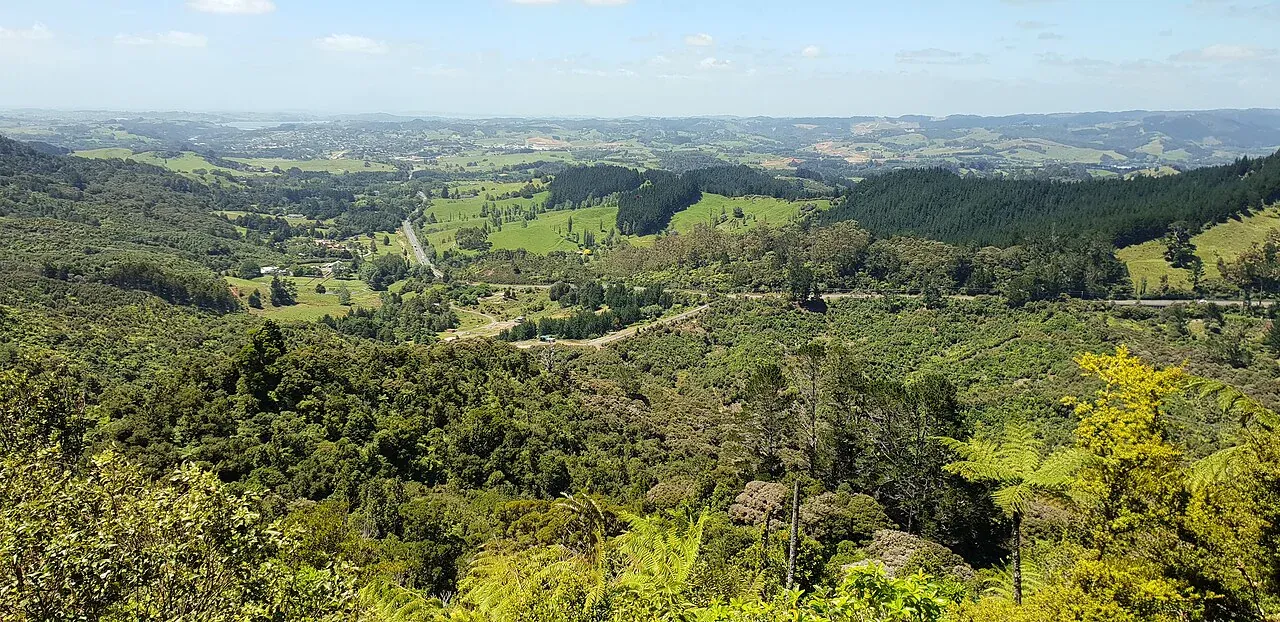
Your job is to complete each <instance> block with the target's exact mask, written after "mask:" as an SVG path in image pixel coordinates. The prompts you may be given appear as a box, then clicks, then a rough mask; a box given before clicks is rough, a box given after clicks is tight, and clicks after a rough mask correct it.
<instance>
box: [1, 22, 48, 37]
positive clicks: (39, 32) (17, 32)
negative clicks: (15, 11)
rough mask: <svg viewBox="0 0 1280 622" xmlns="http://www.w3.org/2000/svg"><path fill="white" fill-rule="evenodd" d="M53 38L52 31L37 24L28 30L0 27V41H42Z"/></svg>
mask: <svg viewBox="0 0 1280 622" xmlns="http://www.w3.org/2000/svg"><path fill="white" fill-rule="evenodd" d="M52 38H53V31H52V30H49V28H48V27H46V26H45V25H44V24H41V23H39V22H37V23H35V24H32V25H31V27H30V28H5V27H3V26H0V41H44V40H46V39H52Z"/></svg>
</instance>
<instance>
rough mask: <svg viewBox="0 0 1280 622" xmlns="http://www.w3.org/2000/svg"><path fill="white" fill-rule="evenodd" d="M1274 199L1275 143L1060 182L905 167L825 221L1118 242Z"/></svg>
mask: <svg viewBox="0 0 1280 622" xmlns="http://www.w3.org/2000/svg"><path fill="white" fill-rule="evenodd" d="M1277 200H1280V153H1277V154H1273V155H1271V156H1268V157H1265V158H1248V157H1245V158H1241V159H1239V160H1237V161H1236V162H1235V163H1233V164H1227V165H1223V166H1215V167H1207V168H1201V169H1195V170H1190V171H1184V172H1181V173H1179V174H1177V175H1168V176H1161V177H1151V176H1143V175H1138V176H1135V177H1133V178H1132V179H1090V180H1087V181H1079V182H1061V181H1047V180H1030V179H1017V180H1014V179H998V178H983V177H976V176H968V177H962V176H959V175H956V174H955V173H952V172H950V171H946V170H943V169H907V170H900V171H895V172H892V173H887V174H884V175H876V176H871V177H868V178H867V179H866V180H864V181H862V182H859V183H858V184H856V185H855V186H853V188H852V189H850V190H848V191H847V192H846V194H845V195H844V196H843V198H842V200H841V201H840V202H839V203H838V204H837V205H836V206H835V207H833V208H832V209H831V210H830V211H829V212H828V213H827V215H826V218H825V220H826V221H827V222H836V221H841V220H856V221H858V222H859V223H861V224H862V225H863V226H865V227H867V228H869V229H871V230H872V231H875V232H876V233H878V234H881V235H897V234H909V235H918V236H924V237H928V238H932V239H936V240H941V241H944V242H950V243H972V244H980V245H988V244H990V245H1000V246H1009V245H1013V244H1018V243H1021V242H1023V241H1025V240H1027V239H1030V238H1035V237H1043V236H1045V235H1049V234H1054V233H1057V234H1066V233H1077V232H1086V233H1093V234H1098V235H1101V236H1103V237H1104V238H1106V239H1107V240H1109V241H1111V242H1112V243H1113V244H1115V245H1117V246H1127V245H1130V244H1135V243H1138V242H1144V241H1147V240H1154V239H1157V238H1160V237H1161V236H1163V235H1164V234H1165V232H1166V231H1167V230H1168V228H1169V225H1170V224H1172V223H1175V222H1186V223H1189V224H1190V225H1191V226H1193V227H1199V226H1202V225H1206V224H1209V223H1214V222H1225V220H1226V219H1227V218H1229V217H1231V216H1234V215H1238V214H1240V213H1242V212H1245V211H1247V210H1250V209H1256V208H1261V207H1263V206H1265V205H1268V204H1270V203H1273V202H1275V201H1277Z"/></svg>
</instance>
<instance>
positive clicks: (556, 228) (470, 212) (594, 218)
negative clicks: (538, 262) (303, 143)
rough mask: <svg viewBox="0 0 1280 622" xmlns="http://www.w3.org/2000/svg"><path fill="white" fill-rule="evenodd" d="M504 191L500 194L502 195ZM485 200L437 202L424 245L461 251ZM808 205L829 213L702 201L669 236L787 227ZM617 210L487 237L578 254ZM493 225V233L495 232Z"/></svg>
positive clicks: (676, 221) (500, 243) (546, 218)
mask: <svg viewBox="0 0 1280 622" xmlns="http://www.w3.org/2000/svg"><path fill="white" fill-rule="evenodd" d="M501 191H503V190H499V192H501ZM545 199H546V194H545V193H538V194H537V195H535V196H534V198H533V200H532V201H533V202H535V203H538V202H542V201H545ZM483 202H484V199H483V195H481V196H480V197H470V198H464V199H435V200H433V202H432V207H431V208H430V210H428V212H427V213H429V214H434V215H435V216H436V220H437V222H436V223H435V224H427V225H424V226H423V227H422V230H421V231H420V232H419V233H420V235H421V236H422V237H423V238H424V241H425V242H426V243H429V244H430V245H431V246H433V247H435V248H436V250H438V251H441V252H443V251H446V250H451V249H456V248H457V243H456V241H455V239H454V237H455V234H456V231H457V230H458V229H460V228H462V227H483V226H484V225H485V223H486V222H488V220H487V219H485V218H481V217H480V205H481V203H483ZM498 203H499V204H501V205H510V204H512V203H514V204H518V205H527V204H529V203H530V200H529V199H509V200H506V201H499V202H498ZM805 203H813V204H814V205H815V206H816V207H817V208H818V209H826V208H828V207H829V206H830V202H829V201H825V200H815V201H784V200H782V199H775V198H772V197H725V196H721V195H718V194H706V195H703V197H702V200H701V201H699V202H698V203H696V204H695V205H693V206H691V207H690V208H689V209H686V210H684V211H681V212H678V213H676V215H675V216H674V217H672V219H671V225H670V227H671V230H673V231H676V232H681V233H683V232H688V231H692V230H693V228H694V227H696V226H697V225H698V224H700V223H706V222H708V220H709V219H710V220H716V221H719V220H720V216H721V214H724V216H725V220H724V222H719V224H718V225H717V227H718V228H719V229H720V230H721V231H727V232H739V231H746V230H748V229H751V228H754V227H758V226H761V225H764V224H766V223H767V224H769V225H771V226H781V225H784V224H786V223H787V222H789V221H790V220H791V219H792V218H793V217H795V215H796V214H797V213H799V211H800V208H801V206H803V205H804V204H805ZM734 208H740V209H741V210H742V214H743V218H741V219H737V218H734V217H733V212H734ZM617 216H618V208H616V207H590V208H586V209H578V210H564V211H551V212H543V213H541V214H539V215H538V217H537V218H536V219H534V220H532V221H529V223H528V225H527V226H524V225H522V224H521V223H520V222H508V223H505V224H503V226H502V230H501V231H493V232H492V233H490V234H489V241H490V242H491V243H492V244H493V248H496V249H511V250H514V249H520V248H523V249H525V250H527V251H529V252H532V253H538V254H546V253H549V252H552V251H568V252H572V251H576V250H578V248H579V244H580V243H581V242H582V239H583V234H585V233H586V232H588V231H590V232H592V233H594V234H595V235H596V237H597V239H603V238H604V237H605V236H606V235H608V233H609V232H610V231H611V230H613V228H614V224H615V222H616V220H617ZM570 218H572V219H573V231H569V219H570ZM492 226H493V225H492V223H490V227H491V228H492ZM655 237H656V236H644V237H634V236H633V237H631V238H630V239H631V242H632V243H633V244H637V245H640V246H645V245H648V244H651V243H652V242H653V240H654V239H655Z"/></svg>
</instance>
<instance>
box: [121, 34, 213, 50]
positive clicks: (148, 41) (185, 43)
mask: <svg viewBox="0 0 1280 622" xmlns="http://www.w3.org/2000/svg"><path fill="white" fill-rule="evenodd" d="M116 44H117V45H170V46H173V47H180V48H202V47H205V46H207V45H209V37H206V36H204V35H200V34H196V33H193V32H182V31H180V30H170V31H169V32H165V33H160V34H157V35H154V36H144V35H126V34H119V35H116Z"/></svg>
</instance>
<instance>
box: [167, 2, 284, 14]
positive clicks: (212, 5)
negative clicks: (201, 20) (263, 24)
mask: <svg viewBox="0 0 1280 622" xmlns="http://www.w3.org/2000/svg"><path fill="white" fill-rule="evenodd" d="M187 8H189V9H191V10H193V11H200V12H201V13H221V14H223V15H262V14H264V13H270V12H272V11H274V10H276V4H275V3H274V2H272V1H271V0H187Z"/></svg>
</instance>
